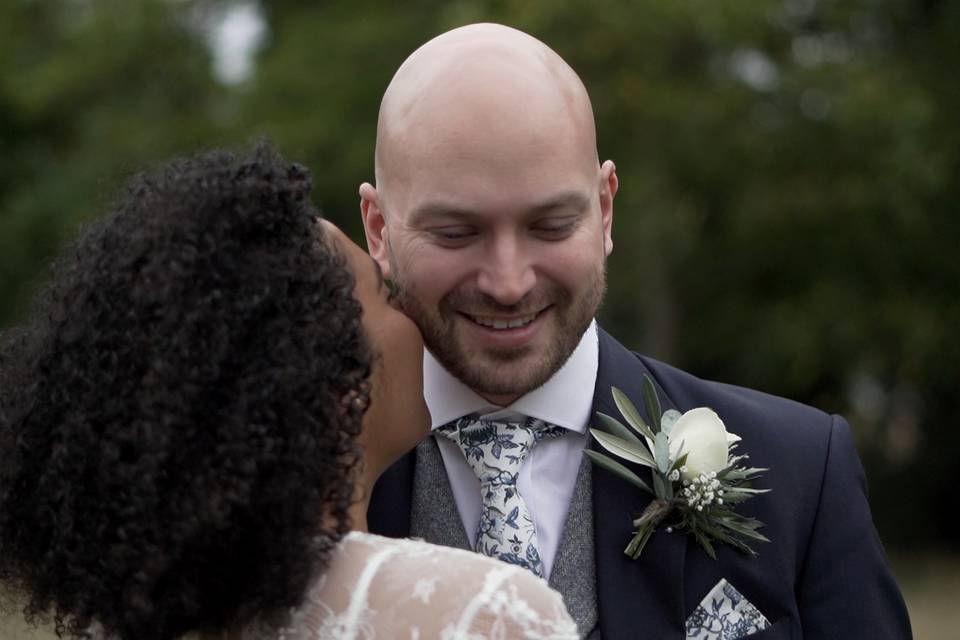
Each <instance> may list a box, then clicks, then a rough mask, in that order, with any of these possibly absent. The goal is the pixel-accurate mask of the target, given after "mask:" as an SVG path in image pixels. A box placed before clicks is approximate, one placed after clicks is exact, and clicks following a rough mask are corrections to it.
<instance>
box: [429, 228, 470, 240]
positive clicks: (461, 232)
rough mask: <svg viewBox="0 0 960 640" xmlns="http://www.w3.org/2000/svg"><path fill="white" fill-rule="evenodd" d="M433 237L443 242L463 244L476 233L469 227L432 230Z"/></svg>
mask: <svg viewBox="0 0 960 640" xmlns="http://www.w3.org/2000/svg"><path fill="white" fill-rule="evenodd" d="M431 233H432V234H433V236H434V237H435V238H436V239H437V240H439V241H441V242H462V241H464V240H469V239H470V238H472V237H473V236H474V235H475V234H476V232H475V231H474V230H473V229H470V228H468V227H443V228H440V229H432V230H431Z"/></svg>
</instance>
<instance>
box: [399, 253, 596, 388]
mask: <svg viewBox="0 0 960 640" xmlns="http://www.w3.org/2000/svg"><path fill="white" fill-rule="evenodd" d="M392 271H393V274H394V277H395V281H394V285H395V286H396V302H397V304H398V305H399V306H400V308H401V309H402V310H403V312H404V313H405V314H407V315H408V316H409V317H410V318H411V319H413V321H414V322H415V323H416V324H417V326H418V327H419V328H420V331H421V332H422V333H423V340H424V344H425V345H426V346H427V348H428V349H430V352H431V353H432V354H433V355H434V357H436V359H437V360H438V361H439V362H440V364H442V365H443V366H444V368H446V369H447V371H449V372H450V373H452V374H453V375H454V376H455V377H456V378H458V379H459V380H460V381H461V382H463V383H464V384H465V385H467V386H468V387H470V388H471V389H473V390H474V391H475V392H477V393H478V394H480V395H482V396H486V397H491V396H512V397H519V396H522V395H524V394H526V393H529V392H530V391H533V390H534V389H536V388H538V387H540V386H542V385H543V384H544V383H545V382H546V381H547V380H549V379H550V377H551V376H553V374H554V373H556V372H557V371H558V370H559V369H560V367H562V366H563V365H564V363H565V362H566V361H567V359H568V358H569V357H570V354H572V353H573V351H574V349H576V348H577V345H578V344H579V343H580V339H581V337H582V336H583V333H584V331H586V330H587V327H589V326H590V322H591V321H592V320H593V317H594V315H595V314H596V312H597V309H598V308H599V307H600V303H601V302H602V301H603V295H604V292H605V290H606V273H605V270H604V266H603V265H601V266H600V268H598V269H597V270H596V271H595V272H594V273H593V275H592V277H591V278H590V280H591V281H590V282H589V283H587V284H586V286H584V287H583V288H582V289H581V290H580V291H581V295H580V297H579V298H576V299H574V298H573V296H572V295H571V293H570V291H568V290H566V289H564V288H562V287H560V286H559V285H556V284H552V283H551V284H549V285H547V286H545V287H542V288H538V289H537V290H535V291H532V292H530V293H529V294H528V295H527V296H525V297H524V299H523V300H521V301H520V302H519V303H517V304H516V305H511V306H504V305H501V304H499V303H497V302H496V301H494V300H492V299H491V298H490V297H489V296H486V295H485V294H482V293H479V292H469V291H460V290H454V291H452V292H450V293H449V294H447V295H446V296H444V297H443V299H441V300H440V303H439V304H438V306H437V308H435V309H428V308H426V307H425V306H424V305H422V304H421V303H420V301H419V300H418V299H417V298H416V297H415V296H414V295H411V294H410V293H409V288H408V287H406V286H404V282H403V280H402V279H401V278H398V277H397V276H398V275H399V274H398V271H397V270H396V269H392ZM546 305H550V308H549V310H548V313H550V314H551V315H552V318H548V321H550V322H553V323H554V327H555V331H554V335H553V336H551V339H550V340H548V341H547V346H546V347H545V349H542V350H541V352H540V353H538V354H534V357H533V358H532V359H531V354H533V353H534V347H532V346H528V347H524V348H520V349H500V350H498V349H491V348H487V349H483V350H482V352H480V353H476V354H472V353H470V352H469V350H468V349H467V348H466V345H465V344H463V343H462V342H461V341H460V340H458V339H457V316H458V315H460V314H459V312H458V311H457V310H458V309H464V310H469V311H470V312H471V313H473V314H476V315H506V314H509V315H518V316H519V315H526V314H528V313H532V312H534V311H536V310H539V309H541V308H543V307H544V306H546ZM462 321H463V319H461V322H462ZM467 322H469V320H467Z"/></svg>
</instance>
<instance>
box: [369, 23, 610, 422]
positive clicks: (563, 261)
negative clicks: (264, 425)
mask: <svg viewBox="0 0 960 640" xmlns="http://www.w3.org/2000/svg"><path fill="white" fill-rule="evenodd" d="M376 182H377V186H376V187H373V186H372V185H370V184H367V183H365V184H363V185H361V187H360V196H361V211H362V214H363V222H364V228H365V231H366V235H367V243H368V245H369V248H370V253H371V254H372V255H373V257H374V258H375V259H376V260H377V261H378V262H379V263H380V266H381V268H382V269H383V272H384V274H385V275H386V276H387V277H389V278H391V279H392V280H393V281H394V283H395V284H396V285H397V287H398V289H399V301H400V303H401V305H402V307H403V309H404V311H406V312H407V313H408V314H409V315H410V316H411V317H412V318H413V319H414V320H415V321H416V322H417V324H418V325H419V326H420V329H421V330H422V331H423V334H424V339H425V341H426V344H427V347H428V348H429V349H430V351H431V352H432V353H433V354H434V355H435V356H436V357H437V359H438V360H440V362H441V363H442V364H443V365H444V366H445V367H446V368H447V369H448V370H450V371H451V372H452V373H453V374H454V375H456V376H457V377H458V378H460V379H461V380H462V381H463V382H465V383H466V384H467V385H468V386H470V387H471V388H473V389H474V390H475V391H477V392H478V393H479V394H481V395H482V396H484V397H486V398H487V399H489V400H491V401H493V402H497V403H498V404H507V403H509V402H512V401H513V400H514V399H516V398H517V397H519V396H521V395H523V394H524V393H526V392H528V391H530V390H532V389H535V388H536V387H538V386H540V385H542V384H543V383H544V382H546V380H547V379H549V378H550V376H551V375H553V373H554V372H556V370H557V369H559V368H560V367H561V366H562V365H563V363H564V362H565V361H566V359H567V358H568V357H569V355H570V353H571V352H572V351H573V349H574V348H575V347H576V345H577V343H578V342H579V340H580V337H581V336H582V334H583V331H584V330H585V329H586V328H587V326H588V325H589V323H590V321H591V319H592V318H593V316H594V314H595V313H596V310H597V307H598V306H599V304H600V301H601V300H602V298H603V292H604V287H605V275H604V264H605V260H606V256H607V255H608V254H609V253H610V251H611V250H612V248H613V241H612V238H611V224H612V219H613V197H614V195H615V194H616V191H617V177H616V172H615V167H614V165H613V163H612V162H610V161H607V162H605V163H604V164H603V166H600V165H599V163H598V159H597V151H596V133H595V128H594V122H593V113H592V109H591V106H590V100H589V97H588V96H587V93H586V90H585V89H584V87H583V84H582V83H581V82H580V79H579V78H578V77H577V75H576V73H575V72H574V71H573V70H572V69H571V68H570V67H569V66H568V65H567V64H566V63H565V62H564V61H563V60H562V59H561V58H560V57H559V56H558V55H557V54H556V53H554V52H553V51H552V50H551V49H549V48H548V47H547V46H546V45H544V44H543V43H542V42H540V41H538V40H536V39H534V38H532V37H531V36H528V35H526V34H524V33H522V32H520V31H517V30H515V29H510V28H508V27H503V26H500V25H492V24H478V25H470V26H466V27H461V28H459V29H454V30H453V31H450V32H447V33H445V34H443V35H441V36H438V37H437V38H435V39H433V40H431V41H430V42H428V43H426V44H425V45H423V46H422V47H420V49H418V50H417V51H415V52H414V53H413V54H412V55H411V56H410V57H409V58H408V59H407V60H406V61H405V62H404V63H403V65H401V67H400V69H399V70H398V71H397V73H396V75H395V76H394V78H393V80H392V81H391V83H390V86H389V87H388V88H387V91H386V93H385V95H384V98H383V103H382V104H381V107H380V119H379V123H378V127H377V150H376Z"/></svg>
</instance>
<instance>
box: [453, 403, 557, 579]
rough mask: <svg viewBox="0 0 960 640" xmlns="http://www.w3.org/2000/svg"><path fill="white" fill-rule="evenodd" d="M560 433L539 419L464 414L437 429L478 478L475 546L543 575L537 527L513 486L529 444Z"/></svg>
mask: <svg viewBox="0 0 960 640" xmlns="http://www.w3.org/2000/svg"><path fill="white" fill-rule="evenodd" d="M562 432H563V429H562V428H560V427H554V426H551V425H549V424H547V423H546V422H544V421H542V420H536V419H533V418H527V419H525V420H522V421H515V422H497V421H492V420H480V419H478V418H477V417H476V415H469V416H466V417H464V418H460V419H459V420H454V421H453V422H451V423H449V424H447V425H444V426H443V427H441V428H440V429H438V430H437V433H438V434H439V435H442V436H444V437H446V438H449V439H450V440H453V441H454V442H456V443H457V444H458V445H459V446H460V450H461V451H462V452H463V456H464V457H465V458H466V459H467V464H469V465H470V468H471V469H473V472H474V473H476V474H477V477H478V478H479V479H480V499H481V501H482V503H483V505H482V510H481V512H480V524H479V527H478V529H477V545H476V551H478V552H479V553H482V554H484V555H487V556H490V557H491V558H498V559H500V560H503V561H504V562H509V563H510V564H515V565H519V566H521V567H526V568H527V569H529V570H530V571H532V572H533V573H535V574H536V575H538V576H543V563H542V562H541V561H540V551H539V550H538V549H537V531H536V528H535V527H534V524H533V518H532V517H531V515H530V510H529V509H528V508H527V503H526V502H525V501H524V500H523V496H521V495H520V493H519V492H518V491H517V476H518V475H519V473H520V465H521V464H523V461H524V460H525V459H526V458H527V454H529V453H530V449H532V448H533V445H535V444H536V443H538V442H540V441H541V440H543V439H544V438H550V437H554V436H558V435H560V434H561V433H562Z"/></svg>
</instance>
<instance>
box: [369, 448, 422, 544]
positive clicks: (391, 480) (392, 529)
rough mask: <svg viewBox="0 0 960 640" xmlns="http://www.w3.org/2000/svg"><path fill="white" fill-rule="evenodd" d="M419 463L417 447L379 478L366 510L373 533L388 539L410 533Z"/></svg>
mask: <svg viewBox="0 0 960 640" xmlns="http://www.w3.org/2000/svg"><path fill="white" fill-rule="evenodd" d="M416 464H417V450H416V449H414V450H413V451H411V452H410V453H408V454H407V455H405V456H403V457H402V458H400V459H399V460H397V461H396V462H395V463H393V465H392V466H391V467H390V468H389V469H387V470H386V471H384V472H383V475H381V476H380V478H379V479H378V480H377V484H375V485H374V487H373V491H372V492H371V494H370V508H369V509H368V510H367V526H368V527H369V529H370V533H376V534H378V535H381V536H387V537H389V538H406V537H407V536H409V535H410V507H411V505H412V502H413V473H414V469H415V468H416Z"/></svg>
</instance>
